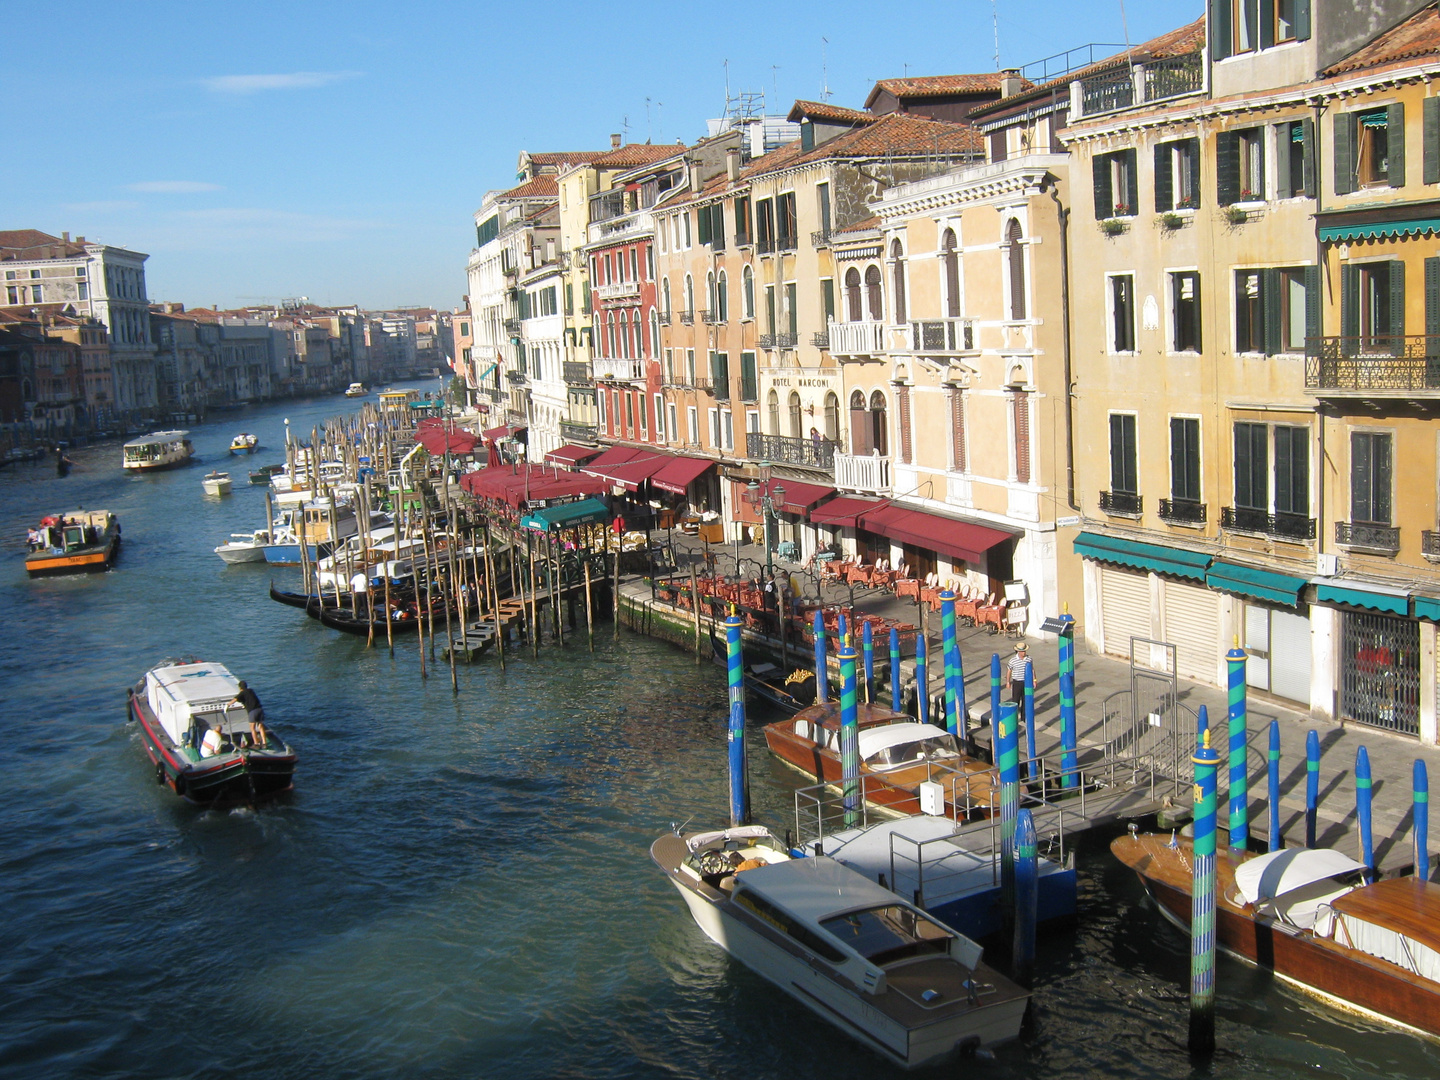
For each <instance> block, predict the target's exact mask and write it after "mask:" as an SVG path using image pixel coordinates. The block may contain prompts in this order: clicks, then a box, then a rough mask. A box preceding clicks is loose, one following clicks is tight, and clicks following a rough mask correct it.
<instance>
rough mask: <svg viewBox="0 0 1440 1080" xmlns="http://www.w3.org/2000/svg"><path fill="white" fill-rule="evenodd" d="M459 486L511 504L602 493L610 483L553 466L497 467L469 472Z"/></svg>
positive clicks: (482, 496) (517, 504)
mask: <svg viewBox="0 0 1440 1080" xmlns="http://www.w3.org/2000/svg"><path fill="white" fill-rule="evenodd" d="M460 487H461V489H462V490H464V491H468V492H469V493H470V494H471V495H474V496H475V497H476V498H486V499H498V500H500V501H501V502H505V503H508V504H509V505H511V506H516V507H518V506H520V505H521V504H522V503H526V502H532V503H533V502H546V501H548V500H550V499H574V498H577V497H579V496H582V495H603V494H605V492H606V491H607V490H609V484H608V483H607V482H606V481H604V480H598V479H596V478H595V477H593V476H585V475H584V474H582V473H573V472H561V471H558V470H556V469H555V467H554V466H553V465H552V466H550V467H549V468H545V467H543V466H540V465H530V464H525V465H518V466H512V467H509V468H507V467H505V466H496V467H493V468H489V469H481V470H480V471H479V472H473V473H466V474H465V475H464V476H462V477H461V478H460Z"/></svg>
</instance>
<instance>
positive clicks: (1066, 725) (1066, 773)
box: [1060, 605, 1080, 788]
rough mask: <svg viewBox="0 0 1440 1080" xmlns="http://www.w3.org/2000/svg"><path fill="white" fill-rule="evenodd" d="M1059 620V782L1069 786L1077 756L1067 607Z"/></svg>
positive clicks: (1071, 620)
mask: <svg viewBox="0 0 1440 1080" xmlns="http://www.w3.org/2000/svg"><path fill="white" fill-rule="evenodd" d="M1066 607H1067V610H1065V611H1063V612H1061V614H1060V621H1061V622H1062V623H1064V624H1065V625H1064V627H1063V628H1062V629H1061V630H1060V774H1061V779H1060V782H1061V784H1062V785H1063V786H1064V787H1067V788H1073V787H1075V786H1076V785H1077V784H1079V782H1080V758H1079V756H1078V755H1077V754H1076V752H1075V616H1074V615H1071V614H1070V612H1069V610H1068V607H1069V605H1066Z"/></svg>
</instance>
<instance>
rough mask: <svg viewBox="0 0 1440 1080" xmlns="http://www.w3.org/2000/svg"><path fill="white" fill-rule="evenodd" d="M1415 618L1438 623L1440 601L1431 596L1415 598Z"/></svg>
mask: <svg viewBox="0 0 1440 1080" xmlns="http://www.w3.org/2000/svg"><path fill="white" fill-rule="evenodd" d="M1415 617H1416V618H1417V619H1429V620H1430V621H1431V622H1440V599H1437V598H1436V597H1433V596H1417V597H1415Z"/></svg>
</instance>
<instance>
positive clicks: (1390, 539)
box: [1335, 521, 1400, 555]
mask: <svg viewBox="0 0 1440 1080" xmlns="http://www.w3.org/2000/svg"><path fill="white" fill-rule="evenodd" d="M1335 543H1337V544H1339V545H1340V546H1341V547H1345V548H1354V549H1356V550H1358V551H1372V552H1376V553H1378V554H1381V555H1394V554H1395V553H1396V552H1397V551H1399V550H1400V530H1399V529H1398V528H1396V527H1395V526H1394V525H1378V524H1373V523H1371V522H1365V521H1337V522H1335Z"/></svg>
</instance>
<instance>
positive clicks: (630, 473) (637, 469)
mask: <svg viewBox="0 0 1440 1080" xmlns="http://www.w3.org/2000/svg"><path fill="white" fill-rule="evenodd" d="M671 460H672V459H671V458H668V457H661V456H660V455H659V454H651V455H649V456H647V457H640V458H636V459H635V460H634V461H622V462H621V463H620V464H618V465H608V466H606V467H605V468H604V469H597V468H595V464H594V463H593V462H592V463H591V464H589V465H587V466H585V468H584V470H583V471H584V472H587V473H589V474H590V475H591V476H598V477H600V478H601V479H602V480H608V481H609V482H610V483H612V484H619V485H620V486H621V487H623V488H624V489H625V490H626V491H639V490H640V485H641V484H643V483H644V482H645V481H646V480H649V479H650V477H652V476H654V475H655V474H656V473H657V472H659V471H660V470H661V469H663V468H664V467H665V466H666V465H667V464H669V463H670V461H671Z"/></svg>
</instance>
